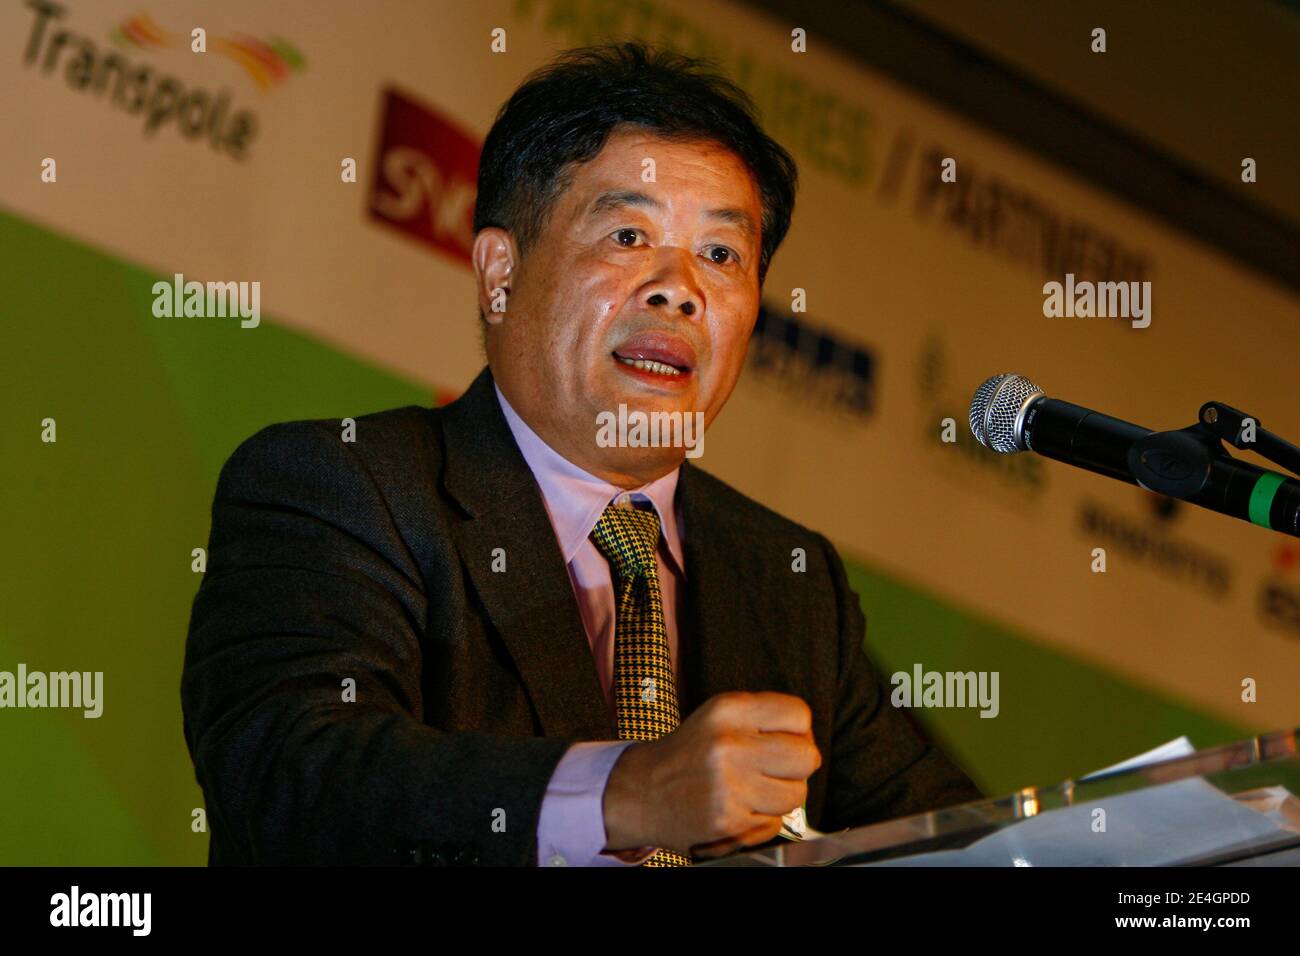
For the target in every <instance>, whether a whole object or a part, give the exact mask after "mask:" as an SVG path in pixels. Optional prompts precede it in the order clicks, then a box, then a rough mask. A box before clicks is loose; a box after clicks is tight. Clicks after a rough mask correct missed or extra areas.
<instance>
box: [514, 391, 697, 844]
mask: <svg viewBox="0 0 1300 956" xmlns="http://www.w3.org/2000/svg"><path fill="white" fill-rule="evenodd" d="M496 393H497V400H498V401H499V402H500V403H501V411H502V412H503V413H504V414H505V417H506V422H507V423H508V424H509V426H510V431H511V433H512V434H513V435H514V438H515V442H516V443H517V444H518V445H519V450H520V452H522V453H523V456H524V461H526V462H527V463H528V467H529V469H531V470H532V473H533V477H534V478H536V479H537V484H538V485H539V486H540V487H541V490H542V500H543V502H544V503H545V505H546V513H547V515H548V516H549V517H550V519H551V527H552V528H554V530H555V539H556V542H557V543H558V544H559V546H560V553H561V554H562V555H563V556H564V562H565V564H566V566H567V567H568V571H569V581H570V582H571V583H572V585H573V594H574V596H575V597H576V598H577V601H578V610H579V612H580V613H581V615H582V624H583V628H584V629H585V630H586V632H587V642H588V643H589V644H590V645H591V653H592V657H593V658H594V659H595V663H596V672H597V674H599V676H600V686H601V690H602V691H603V692H604V694H605V706H606V707H608V708H609V713H610V717H611V718H613V717H614V715H615V709H614V691H613V684H614V585H613V582H612V580H611V576H610V568H609V562H608V561H606V560H605V557H604V555H602V554H601V553H600V551H599V549H597V547H596V545H595V544H594V543H593V542H592V540H591V539H590V537H588V536H589V535H590V534H591V530H592V528H594V527H595V526H596V522H597V520H599V518H600V516H601V515H602V514H603V513H604V511H605V508H606V507H607V506H608V505H609V504H610V502H612V501H615V500H616V499H619V498H623V499H624V500H625V501H631V502H634V503H639V504H642V505H643V506H644V505H646V504H648V505H649V506H651V507H653V508H654V510H655V511H656V512H657V513H658V515H659V524H660V528H661V535H660V539H659V551H658V565H659V587H660V591H661V593H662V596H663V608H664V625H665V629H666V630H667V632H668V653H669V655H670V657H671V659H672V664H673V677H674V679H675V680H676V683H677V694H678V698H679V699H680V697H681V693H682V678H681V664H680V655H679V654H678V633H677V596H678V594H679V593H680V590H681V587H682V582H683V580H684V569H685V561H684V559H683V557H682V521H681V511H680V508H679V507H678V505H677V503H676V492H677V477H678V474H679V472H680V469H674V470H673V471H671V472H669V473H668V474H666V475H664V476H663V477H662V478H657V479H655V480H654V481H652V482H650V483H649V484H647V485H643V486H642V487H640V488H637V489H634V490H632V491H627V490H625V489H622V488H619V487H618V486H616V485H612V484H610V483H609V482H607V481H604V480H602V479H600V478H597V477H596V476H595V475H592V474H590V473H588V472H586V471H584V470H582V469H581V468H579V467H578V466H577V465H575V464H573V463H572V462H570V461H569V460H568V459H566V458H564V457H563V456H562V455H560V454H559V453H558V452H556V451H555V450H554V449H552V448H551V447H550V446H549V445H547V444H546V442H544V441H542V439H541V438H540V437H539V436H538V435H537V433H536V432H534V431H533V430H532V429H531V428H529V427H528V425H527V423H525V422H524V420H523V419H522V418H520V417H519V415H518V413H517V412H516V411H515V410H514V409H513V408H512V407H511V406H510V403H509V402H508V401H506V397H505V396H504V395H503V394H501V389H500V388H497V390H496ZM593 427H594V423H593ZM631 743H632V741H628V740H620V741H590V742H584V743H578V744H574V745H573V746H571V747H570V748H569V749H568V751H567V752H566V753H565V755H564V757H563V758H561V760H560V762H559V764H557V765H556V768H555V772H554V773H553V774H552V775H551V780H550V783H549V784H548V785H547V788H546V796H545V797H544V798H543V800H542V808H541V815H540V818H539V820H538V825H537V861H538V863H539V865H541V866H564V865H569V866H627V865H631V864H630V863H626V862H624V861H622V860H620V859H618V858H617V857H614V856H611V855H609V854H607V853H602V852H601V851H602V850H603V849H604V846H605V840H606V835H605V816H604V811H603V808H602V803H603V800H604V795H605V784H606V782H607V781H608V780H609V774H610V771H611V770H612V769H613V767H614V763H615V761H617V760H618V757H619V755H620V754H622V752H623V750H624V749H625V748H627V747H628V746H629V745H630V744H631ZM652 852H653V848H647V850H646V851H645V853H644V854H642V855H641V857H640V858H639V859H637V860H635V861H632V862H633V863H635V862H640V860H643V859H645V857H648V856H649V855H650V854H651V853H652Z"/></svg>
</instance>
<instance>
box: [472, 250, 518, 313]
mask: <svg viewBox="0 0 1300 956" xmlns="http://www.w3.org/2000/svg"><path fill="white" fill-rule="evenodd" d="M471 258H472V259H473V261H474V277H475V280H476V281H477V282H478V306H479V310H480V311H481V312H482V313H483V318H484V319H485V320H486V321H487V322H488V323H489V324H491V325H498V324H500V322H501V321H502V320H503V319H505V317H506V312H507V309H508V300H509V296H510V280H511V277H512V276H513V275H514V273H515V269H516V267H517V266H518V262H519V259H518V251H517V249H516V246H515V240H514V238H513V237H512V236H511V235H510V233H508V232H506V231H505V230H504V229H500V228H498V227H496V226H488V227H486V228H484V229H480V230H479V232H478V235H476V236H475V237H474V249H473V252H472V254H471Z"/></svg>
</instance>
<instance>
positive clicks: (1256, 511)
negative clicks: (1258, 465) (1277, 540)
mask: <svg viewBox="0 0 1300 956" xmlns="http://www.w3.org/2000/svg"><path fill="white" fill-rule="evenodd" d="M1284 481H1286V476H1285V475H1279V474H1275V473H1274V472H1271V471H1266V472H1264V474H1262V475H1260V476H1259V480H1257V481H1256V482H1255V487H1254V488H1252V489H1251V491H1250V520H1251V521H1253V522H1254V523H1255V524H1258V525H1263V526H1264V527H1265V528H1271V527H1273V526H1272V525H1271V524H1269V523H1268V513H1269V511H1270V510H1271V509H1272V507H1273V498H1274V497H1276V495H1277V490H1278V489H1279V488H1281V487H1282V482H1284Z"/></svg>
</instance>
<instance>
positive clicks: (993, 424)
mask: <svg viewBox="0 0 1300 956" xmlns="http://www.w3.org/2000/svg"><path fill="white" fill-rule="evenodd" d="M1042 394H1043V391H1042V389H1040V388H1039V387H1038V386H1037V385H1035V384H1034V383H1033V382H1031V381H1029V379H1027V378H1025V377H1024V376H1023V375H1013V374H1011V373H1010V372H1008V373H1006V374H1003V375H994V376H993V377H992V378H990V379H986V380H985V381H984V383H983V384H982V385H980V387H979V388H977V389H976V390H975V397H974V398H973V399H971V403H970V430H971V434H972V435H974V436H975V440H976V441H978V442H979V443H980V444H981V445H983V446H985V447H986V448H991V449H992V450H993V451H996V452H998V453H999V454H1003V455H1009V454H1012V453H1013V452H1018V451H1023V450H1024V446H1023V445H1021V444H1020V441H1019V437H1018V436H1017V435H1016V419H1017V418H1019V417H1020V411H1021V409H1023V408H1024V407H1025V405H1026V403H1027V402H1028V401H1029V400H1030V399H1031V398H1035V397H1037V396H1039V395H1042Z"/></svg>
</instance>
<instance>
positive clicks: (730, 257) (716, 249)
mask: <svg viewBox="0 0 1300 956" xmlns="http://www.w3.org/2000/svg"><path fill="white" fill-rule="evenodd" d="M718 253H721V254H722V256H723V258H721V259H719V258H717V255H718ZM708 255H709V261H710V262H712V263H714V264H715V265H719V266H725V265H726V264H727V263H729V262H731V263H735V262H739V258H738V257H737V256H736V254H735V253H734V252H732V251H731V250H730V249H728V248H727V247H726V246H712V247H711V248H710V249H709V253H708Z"/></svg>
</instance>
